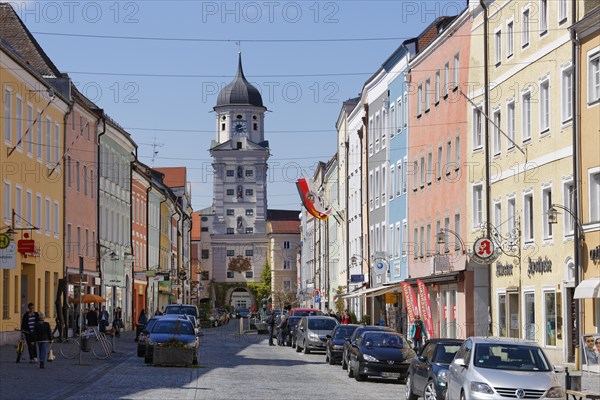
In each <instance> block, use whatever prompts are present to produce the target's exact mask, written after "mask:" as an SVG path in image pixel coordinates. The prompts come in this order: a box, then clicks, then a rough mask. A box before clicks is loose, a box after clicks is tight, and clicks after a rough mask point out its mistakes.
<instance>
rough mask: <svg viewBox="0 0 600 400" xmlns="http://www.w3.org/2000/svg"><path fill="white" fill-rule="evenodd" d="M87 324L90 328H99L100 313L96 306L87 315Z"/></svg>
mask: <svg viewBox="0 0 600 400" xmlns="http://www.w3.org/2000/svg"><path fill="white" fill-rule="evenodd" d="M85 322H86V325H87V327H88V328H91V329H97V328H98V312H97V311H96V308H95V307H94V306H92V307H90V310H89V311H88V312H87V314H85Z"/></svg>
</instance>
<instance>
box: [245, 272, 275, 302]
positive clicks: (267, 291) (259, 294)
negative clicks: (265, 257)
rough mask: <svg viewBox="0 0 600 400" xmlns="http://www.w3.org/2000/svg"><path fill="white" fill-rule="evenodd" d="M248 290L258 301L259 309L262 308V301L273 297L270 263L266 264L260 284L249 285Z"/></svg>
mask: <svg viewBox="0 0 600 400" xmlns="http://www.w3.org/2000/svg"><path fill="white" fill-rule="evenodd" d="M248 289H250V291H251V292H252V295H253V296H254V298H255V299H256V301H257V303H258V304H257V307H260V301H261V300H262V299H266V298H268V297H269V296H271V266H270V265H269V261H267V262H265V266H264V267H263V270H262V273H261V274H260V283H248Z"/></svg>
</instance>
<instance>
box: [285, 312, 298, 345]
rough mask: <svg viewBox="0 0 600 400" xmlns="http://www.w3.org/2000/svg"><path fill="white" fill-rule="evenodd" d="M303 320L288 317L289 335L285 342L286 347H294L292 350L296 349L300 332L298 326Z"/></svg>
mask: <svg viewBox="0 0 600 400" xmlns="http://www.w3.org/2000/svg"><path fill="white" fill-rule="evenodd" d="M301 320H302V317H297V316H291V317H288V334H287V337H286V340H285V344H286V346H292V348H295V347H296V332H297V331H298V324H299V323H300V321H301Z"/></svg>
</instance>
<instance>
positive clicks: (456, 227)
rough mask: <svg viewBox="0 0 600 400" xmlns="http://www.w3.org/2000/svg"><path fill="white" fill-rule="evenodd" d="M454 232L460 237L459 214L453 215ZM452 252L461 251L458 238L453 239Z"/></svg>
mask: <svg viewBox="0 0 600 400" xmlns="http://www.w3.org/2000/svg"><path fill="white" fill-rule="evenodd" d="M454 232H456V233H457V234H458V235H460V214H458V213H457V214H454ZM454 250H456V251H458V250H461V243H460V240H459V239H458V237H456V236H455V237H454Z"/></svg>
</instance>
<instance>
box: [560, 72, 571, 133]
mask: <svg viewBox="0 0 600 400" xmlns="http://www.w3.org/2000/svg"><path fill="white" fill-rule="evenodd" d="M560 110H561V112H560V116H561V121H562V122H563V123H565V122H567V121H569V120H571V118H572V117H573V67H569V68H567V69H565V70H564V71H563V72H562V82H561V96H560Z"/></svg>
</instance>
